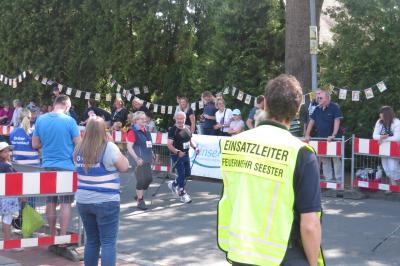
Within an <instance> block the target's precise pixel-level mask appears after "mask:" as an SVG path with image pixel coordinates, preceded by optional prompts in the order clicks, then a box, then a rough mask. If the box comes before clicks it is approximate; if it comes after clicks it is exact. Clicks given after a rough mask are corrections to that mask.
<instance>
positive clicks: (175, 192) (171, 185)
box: [167, 181, 179, 197]
mask: <svg viewBox="0 0 400 266" xmlns="http://www.w3.org/2000/svg"><path fill="white" fill-rule="evenodd" d="M167 185H168V188H169V190H171V193H172V195H173V196H174V197H179V194H178V190H177V187H175V186H174V181H168V183H167Z"/></svg>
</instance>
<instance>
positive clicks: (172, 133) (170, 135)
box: [168, 126, 175, 140]
mask: <svg viewBox="0 0 400 266" xmlns="http://www.w3.org/2000/svg"><path fill="white" fill-rule="evenodd" d="M168 139H171V140H175V126H173V127H171V128H170V129H169V131H168Z"/></svg>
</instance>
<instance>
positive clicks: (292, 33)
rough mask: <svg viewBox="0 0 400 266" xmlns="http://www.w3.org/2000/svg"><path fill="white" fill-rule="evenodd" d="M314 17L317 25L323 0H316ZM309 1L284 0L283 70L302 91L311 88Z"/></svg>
mask: <svg viewBox="0 0 400 266" xmlns="http://www.w3.org/2000/svg"><path fill="white" fill-rule="evenodd" d="M315 2H316V13H317V14H316V17H317V24H318V26H319V18H320V14H321V9H322V4H323V2H324V1H323V0H316V1H315ZM309 10H310V1H309V0H286V12H285V20H286V22H285V24H286V25H285V31H286V32H285V34H286V39H285V72H286V73H287V74H291V75H293V76H295V77H296V78H297V79H298V80H299V82H300V83H301V85H302V87H303V92H307V91H310V89H311V55H310V41H309V36H310V33H309V26H310V21H311V19H310V12H309Z"/></svg>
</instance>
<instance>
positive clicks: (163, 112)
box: [161, 105, 165, 114]
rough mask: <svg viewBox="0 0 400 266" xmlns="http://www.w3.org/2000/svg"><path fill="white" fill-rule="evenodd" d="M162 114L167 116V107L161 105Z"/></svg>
mask: <svg viewBox="0 0 400 266" xmlns="http://www.w3.org/2000/svg"><path fill="white" fill-rule="evenodd" d="M161 113H162V114H165V105H161Z"/></svg>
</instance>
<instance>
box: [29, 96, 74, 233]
mask: <svg viewBox="0 0 400 266" xmlns="http://www.w3.org/2000/svg"><path fill="white" fill-rule="evenodd" d="M70 107H71V100H70V99H69V97H68V96H66V95H59V96H57V97H56V98H55V100H54V104H53V111H52V112H51V113H46V114H44V115H42V116H40V117H39V118H38V119H37V120H36V124H35V131H34V132H33V137H32V147H33V148H34V149H39V148H42V167H44V168H45V169H46V170H47V171H74V170H75V165H74V162H73V158H72V154H73V151H74V145H76V144H77V143H78V142H79V140H80V133H79V129H78V126H77V124H76V122H75V120H74V119H73V118H72V117H70V116H68V115H67V113H68V111H69V109H70ZM57 201H58V203H60V205H61V209H60V212H61V214H60V235H66V233H67V229H68V224H69V220H70V216H71V203H72V202H73V201H74V196H72V195H68V196H59V197H58V198H57V197H49V198H48V199H47V205H46V215H47V220H48V223H49V227H50V233H51V235H56V207H57Z"/></svg>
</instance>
